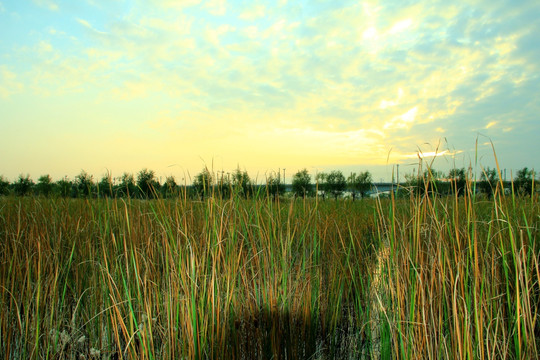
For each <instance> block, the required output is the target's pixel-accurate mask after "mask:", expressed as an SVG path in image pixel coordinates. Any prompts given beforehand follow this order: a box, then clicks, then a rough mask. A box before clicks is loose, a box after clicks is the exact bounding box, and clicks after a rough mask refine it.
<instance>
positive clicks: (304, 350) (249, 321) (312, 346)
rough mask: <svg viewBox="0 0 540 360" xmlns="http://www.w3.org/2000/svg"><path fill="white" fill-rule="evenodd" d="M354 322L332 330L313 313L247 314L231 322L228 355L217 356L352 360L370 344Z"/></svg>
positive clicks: (346, 319) (343, 320)
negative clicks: (353, 356) (351, 358)
mask: <svg viewBox="0 0 540 360" xmlns="http://www.w3.org/2000/svg"><path fill="white" fill-rule="evenodd" d="M354 323H355V322H354V321H351V318H350V316H343V317H342V318H341V319H339V321H338V323H337V324H336V325H335V326H333V327H332V329H330V327H329V326H328V325H327V326H325V325H324V322H323V321H321V319H319V318H318V317H313V316H311V314H309V313H308V314H301V313H293V312H290V311H287V310H281V311H280V310H276V309H275V310H269V309H263V310H258V311H256V312H244V313H242V314H238V315H237V316H236V317H235V318H234V319H232V320H231V323H230V326H229V329H228V331H227V334H226V338H225V344H226V350H225V352H226V353H227V355H225V356H223V355H224V354H221V355H217V353H216V355H217V356H218V357H219V358H231V359H342V358H350V357H349V355H350V354H351V353H357V354H359V353H360V352H361V351H362V349H365V348H367V345H368V343H367V340H366V339H367V337H366V334H365V333H364V331H363V330H361V329H360V328H359V327H358V326H356V325H354ZM216 350H217V349H216ZM221 351H223V349H222V350H221Z"/></svg>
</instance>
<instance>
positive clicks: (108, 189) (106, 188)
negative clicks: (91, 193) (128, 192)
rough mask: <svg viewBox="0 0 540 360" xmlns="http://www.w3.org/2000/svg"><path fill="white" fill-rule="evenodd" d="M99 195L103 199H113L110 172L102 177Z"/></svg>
mask: <svg viewBox="0 0 540 360" xmlns="http://www.w3.org/2000/svg"><path fill="white" fill-rule="evenodd" d="M98 194H99V196H101V197H109V198H110V197H113V195H114V191H113V180H112V176H111V174H110V173H109V172H108V173H106V174H104V175H103V176H102V177H101V180H100V181H99V183H98Z"/></svg>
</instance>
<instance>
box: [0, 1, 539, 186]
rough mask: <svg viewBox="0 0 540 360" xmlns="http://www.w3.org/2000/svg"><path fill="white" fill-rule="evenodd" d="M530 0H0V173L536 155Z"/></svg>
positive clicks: (166, 172)
mask: <svg viewBox="0 0 540 360" xmlns="http://www.w3.org/2000/svg"><path fill="white" fill-rule="evenodd" d="M539 19H540V2H538V1H537V0H531V1H529V0H523V1H521V0H514V1H498V0H486V1H407V0H388V1H375V0H374V1H358V0H357V1H348V0H342V1H337V0H328V1H326V0H310V1H307V0H300V1H292V0H271V1H258V0H251V1H238V0H234V1H232V0H207V1H203V0H178V1H173V0H160V1H158V0H147V1H142V0H133V1H125V0H108V1H98V0H78V1H73V0H0V34H1V35H0V175H3V176H4V177H5V178H7V179H9V180H15V179H16V178H17V177H18V175H19V174H30V175H31V176H32V177H33V179H34V180H35V179H37V178H38V177H39V176H40V175H43V174H50V175H51V176H52V177H53V179H55V180H57V179H60V178H61V177H63V176H68V177H70V178H73V177H74V176H76V175H77V174H79V173H80V172H81V170H85V171H87V172H88V173H90V174H92V175H94V177H95V178H96V179H99V178H101V176H103V175H104V174H106V173H107V172H110V173H111V174H112V175H113V176H121V175H122V173H124V172H130V173H134V174H136V173H137V172H138V171H140V170H141V169H143V168H148V169H151V170H153V171H155V173H156V175H157V176H158V177H163V178H164V177H165V176H170V175H172V176H174V177H175V178H176V179H177V181H178V182H182V181H185V182H189V180H188V179H191V178H193V177H194V175H195V174H196V173H198V172H200V171H201V170H202V169H203V168H204V167H208V168H209V169H212V170H213V171H215V172H218V171H219V172H221V171H225V172H229V171H232V170H234V169H236V168H240V169H242V170H247V171H248V172H249V174H250V175H251V177H252V178H254V179H257V180H258V181H259V182H261V181H264V179H265V178H266V177H267V176H269V175H271V174H272V173H274V172H277V171H280V172H281V173H282V174H283V173H285V176H286V178H287V181H290V179H291V177H292V175H293V174H294V173H295V172H296V171H298V170H301V169H303V168H306V169H308V171H309V172H310V173H311V174H312V175H315V174H316V173H318V172H323V171H330V170H341V171H343V172H344V173H346V174H348V173H349V172H351V171H355V172H359V171H366V170H369V171H370V172H371V173H372V174H373V177H374V179H375V180H376V181H380V180H389V179H391V177H392V174H393V173H395V172H396V170H397V166H396V165H398V164H399V165H400V166H399V169H400V171H401V174H407V173H412V172H414V171H416V170H417V169H418V167H419V164H420V163H422V164H423V165H422V166H425V164H432V166H433V167H434V168H436V169H440V170H443V171H444V170H448V169H450V168H452V167H469V166H472V167H473V168H474V169H476V170H477V171H479V170H481V169H482V168H485V167H494V166H495V165H496V163H495V162H496V161H498V163H499V166H500V168H501V169H507V170H508V176H509V174H510V173H511V172H513V173H515V171H516V170H518V169H521V168H523V167H525V166H527V167H529V168H535V169H540V160H539V155H540V139H539V135H540V79H539V77H540V35H539V34H540V21H539Z"/></svg>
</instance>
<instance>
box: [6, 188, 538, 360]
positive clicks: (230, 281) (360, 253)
mask: <svg viewBox="0 0 540 360" xmlns="http://www.w3.org/2000/svg"><path fill="white" fill-rule="evenodd" d="M469 194H471V192H470V191H469V192H467V193H466V195H467V196H461V197H455V196H449V197H437V196H422V195H418V196H412V197H406V198H404V199H380V200H375V199H366V200H358V201H351V200H338V201H334V200H326V201H322V200H320V199H319V200H316V199H309V200H306V201H304V200H281V201H273V200H270V199H258V200H250V199H248V200H245V199H240V198H232V199H230V200H214V199H212V198H209V199H206V200H204V201H202V202H201V201H192V200H184V199H180V200H148V201H143V200H121V199H115V200H107V199H93V200H83V199H45V198H39V197H35V198H34V197H29V198H17V197H0V247H1V251H0V295H1V296H0V304H1V309H2V311H1V312H0V351H1V352H0V357H4V358H6V359H27V358H28V359H121V358H124V359H182V358H187V359H190V358H199V359H204V358H221V359H222V358H236V359H258V358H265V359H269V358H276V359H285V358H287V359H347V358H349V359H358V358H370V357H375V358H378V357H380V358H403V359H427V358H431V359H460V358H474V359H493V358H497V359H499V358H503V359H533V358H539V357H540V323H539V319H538V318H539V316H538V312H539V310H540V308H539V304H540V285H539V283H540V249H539V243H538V239H539V227H540V211H539V205H538V199H537V198H530V197H528V198H515V197H506V198H505V197H500V196H498V195H496V196H495V197H494V198H492V199H489V200H487V199H486V198H474V197H472V196H471V197H470V196H468V195H469Z"/></svg>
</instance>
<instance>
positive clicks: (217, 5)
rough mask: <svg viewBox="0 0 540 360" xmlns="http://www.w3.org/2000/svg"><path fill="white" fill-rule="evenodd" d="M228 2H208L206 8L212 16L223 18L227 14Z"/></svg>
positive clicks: (220, 0) (223, 0) (219, 0)
mask: <svg viewBox="0 0 540 360" xmlns="http://www.w3.org/2000/svg"><path fill="white" fill-rule="evenodd" d="M226 5H227V2H226V0H208V1H207V2H206V3H205V4H204V8H205V9H208V12H209V13H210V14H212V15H216V16H223V15H225V14H226V13H227V6H226Z"/></svg>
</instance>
